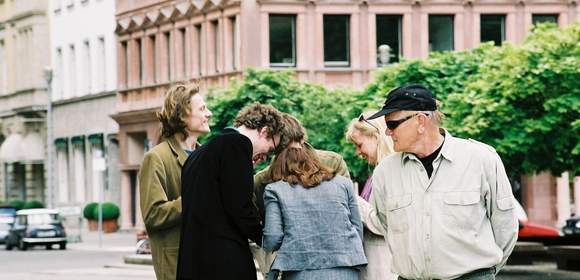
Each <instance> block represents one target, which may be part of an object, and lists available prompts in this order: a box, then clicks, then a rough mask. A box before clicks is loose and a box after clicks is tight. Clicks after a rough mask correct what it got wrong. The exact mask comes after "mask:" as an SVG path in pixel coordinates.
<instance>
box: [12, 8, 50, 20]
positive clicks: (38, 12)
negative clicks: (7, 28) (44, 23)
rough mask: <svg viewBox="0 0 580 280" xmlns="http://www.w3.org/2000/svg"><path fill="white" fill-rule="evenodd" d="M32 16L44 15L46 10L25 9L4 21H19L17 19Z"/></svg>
mask: <svg viewBox="0 0 580 280" xmlns="http://www.w3.org/2000/svg"><path fill="white" fill-rule="evenodd" d="M33 16H46V11H43V10H32V11H26V12H23V13H20V14H16V15H14V16H12V17H11V18H9V19H7V20H6V23H14V22H16V21H19V20H22V19H25V18H28V17H33Z"/></svg>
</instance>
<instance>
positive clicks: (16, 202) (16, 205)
mask: <svg viewBox="0 0 580 280" xmlns="http://www.w3.org/2000/svg"><path fill="white" fill-rule="evenodd" d="M8 204H9V205H10V206H12V207H14V208H16V210H21V209H22V208H23V207H24V201H22V200H19V199H16V200H12V201H10V202H9V203H8Z"/></svg>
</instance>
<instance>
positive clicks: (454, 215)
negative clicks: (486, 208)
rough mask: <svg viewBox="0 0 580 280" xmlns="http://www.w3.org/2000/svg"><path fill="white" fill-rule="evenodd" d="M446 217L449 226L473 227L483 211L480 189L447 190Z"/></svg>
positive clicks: (466, 228) (467, 228)
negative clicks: (464, 190)
mask: <svg viewBox="0 0 580 280" xmlns="http://www.w3.org/2000/svg"><path fill="white" fill-rule="evenodd" d="M443 201H444V203H445V218H446V220H447V223H448V224H449V226H452V227H457V228H460V229H465V230H469V229H473V228H474V227H475V224H477V223H476V222H475V221H476V219H477V217H479V215H480V212H481V211H483V207H482V206H481V205H480V201H481V196H480V192H479V191H466V192H447V193H445V194H444V195H443Z"/></svg>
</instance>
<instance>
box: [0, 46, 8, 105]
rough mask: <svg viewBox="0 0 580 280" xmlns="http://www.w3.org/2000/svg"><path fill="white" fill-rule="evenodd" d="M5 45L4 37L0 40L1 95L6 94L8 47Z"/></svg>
mask: <svg viewBox="0 0 580 280" xmlns="http://www.w3.org/2000/svg"><path fill="white" fill-rule="evenodd" d="M5 48H6V47H5V45H4V39H1V40H0V95H2V94H6V93H7V92H6V91H7V89H6V86H7V85H6V82H7V73H6V69H7V64H6V60H5V58H4V56H5V55H6V54H5V53H6V49H5Z"/></svg>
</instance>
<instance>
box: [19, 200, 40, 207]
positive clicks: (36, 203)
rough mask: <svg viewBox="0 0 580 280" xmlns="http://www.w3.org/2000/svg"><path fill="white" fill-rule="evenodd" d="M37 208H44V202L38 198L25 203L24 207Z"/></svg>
mask: <svg viewBox="0 0 580 280" xmlns="http://www.w3.org/2000/svg"><path fill="white" fill-rule="evenodd" d="M35 208H44V204H42V202H40V201H38V200H31V201H27V202H26V203H24V206H22V209H35Z"/></svg>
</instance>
